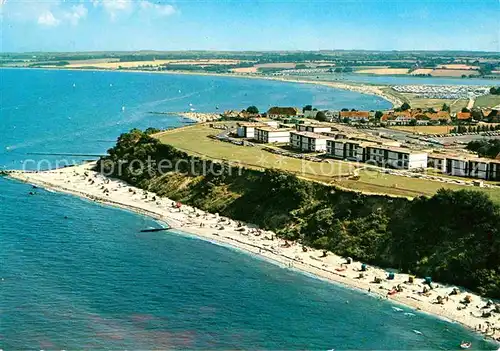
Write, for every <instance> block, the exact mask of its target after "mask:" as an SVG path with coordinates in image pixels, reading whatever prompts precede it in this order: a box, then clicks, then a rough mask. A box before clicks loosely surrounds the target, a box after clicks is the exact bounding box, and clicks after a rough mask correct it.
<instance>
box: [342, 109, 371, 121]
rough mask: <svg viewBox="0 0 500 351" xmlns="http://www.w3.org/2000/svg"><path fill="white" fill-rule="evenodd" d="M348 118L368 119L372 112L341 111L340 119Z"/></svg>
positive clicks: (352, 119) (351, 119)
mask: <svg viewBox="0 0 500 351" xmlns="http://www.w3.org/2000/svg"><path fill="white" fill-rule="evenodd" d="M344 119H348V120H349V121H361V120H364V121H368V120H369V119H370V112H368V111H340V120H341V121H342V120H344Z"/></svg>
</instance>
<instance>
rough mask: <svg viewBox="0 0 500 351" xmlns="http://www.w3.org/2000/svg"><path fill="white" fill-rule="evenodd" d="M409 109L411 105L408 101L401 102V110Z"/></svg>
mask: <svg viewBox="0 0 500 351" xmlns="http://www.w3.org/2000/svg"><path fill="white" fill-rule="evenodd" d="M409 109H411V106H410V104H409V103H407V102H403V104H402V105H401V111H406V110H409Z"/></svg>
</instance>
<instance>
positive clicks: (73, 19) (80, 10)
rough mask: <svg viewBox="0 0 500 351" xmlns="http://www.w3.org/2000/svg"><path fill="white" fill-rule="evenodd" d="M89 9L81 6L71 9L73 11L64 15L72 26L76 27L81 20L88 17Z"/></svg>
mask: <svg viewBox="0 0 500 351" xmlns="http://www.w3.org/2000/svg"><path fill="white" fill-rule="evenodd" d="M87 13H88V10H87V8H86V7H85V6H84V5H82V4H80V5H76V6H73V7H71V11H69V12H65V13H64V18H65V19H66V20H68V21H69V22H70V23H71V24H72V25H74V26H76V25H77V24H78V22H80V20H81V19H84V18H85V17H87Z"/></svg>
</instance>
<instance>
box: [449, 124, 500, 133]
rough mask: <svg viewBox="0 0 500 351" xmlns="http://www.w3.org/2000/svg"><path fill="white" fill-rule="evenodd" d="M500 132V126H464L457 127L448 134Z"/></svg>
mask: <svg viewBox="0 0 500 351" xmlns="http://www.w3.org/2000/svg"><path fill="white" fill-rule="evenodd" d="M497 130H500V124H497V125H493V124H490V125H487V124H481V125H477V126H464V125H458V126H456V127H454V128H453V129H451V130H450V133H480V132H493V131H497Z"/></svg>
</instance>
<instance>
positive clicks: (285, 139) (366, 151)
mask: <svg viewBox="0 0 500 351" xmlns="http://www.w3.org/2000/svg"><path fill="white" fill-rule="evenodd" d="M280 127H281V128H280ZM283 127H284V128H283ZM238 136H240V137H243V138H249V139H254V140H256V141H258V142H261V143H266V144H267V143H282V144H289V145H290V147H292V148H293V149H296V150H300V151H303V152H315V153H325V154H326V155H327V156H329V157H332V158H336V159H340V160H346V161H354V162H364V163H368V164H370V165H374V166H378V167H384V168H395V169H405V170H418V169H425V168H428V167H431V168H435V169H437V170H439V171H441V172H443V173H445V174H449V175H453V176H459V177H472V178H479V179H486V180H500V160H492V159H484V158H477V157H466V156H455V155H446V154H436V153H430V154H429V153H428V152H426V151H422V150H413V149H408V148H402V147H397V146H392V145H384V144H379V143H376V142H371V141H370V142H366V141H360V140H354V139H348V138H346V137H345V135H343V134H341V133H335V132H332V130H331V127H329V126H326V125H321V124H297V125H296V126H295V128H293V127H290V125H283V124H279V123H278V122H277V121H272V120H269V121H264V122H251V123H240V124H239V126H238Z"/></svg>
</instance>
